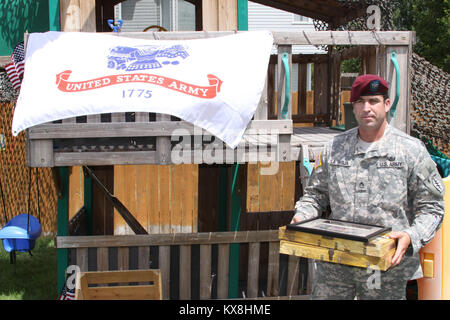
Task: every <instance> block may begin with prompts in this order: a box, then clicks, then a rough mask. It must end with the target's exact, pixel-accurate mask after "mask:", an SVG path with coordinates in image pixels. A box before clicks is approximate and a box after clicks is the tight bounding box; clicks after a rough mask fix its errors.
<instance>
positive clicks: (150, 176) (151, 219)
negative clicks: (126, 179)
mask: <svg viewBox="0 0 450 320" xmlns="http://www.w3.org/2000/svg"><path fill="white" fill-rule="evenodd" d="M158 167H159V166H157V165H148V166H146V169H147V170H146V173H147V175H146V176H147V184H148V200H147V201H148V204H149V205H148V207H147V214H148V228H147V230H148V232H149V233H161V228H160V226H161V223H160V217H159V196H158V192H159V191H158V190H159V188H158V186H159V184H158V183H156V181H158V179H159V178H158Z"/></svg>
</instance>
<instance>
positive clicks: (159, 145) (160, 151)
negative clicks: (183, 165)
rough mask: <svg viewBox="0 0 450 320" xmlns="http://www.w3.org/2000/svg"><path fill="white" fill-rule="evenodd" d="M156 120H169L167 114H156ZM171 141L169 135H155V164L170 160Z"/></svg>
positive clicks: (165, 162) (166, 162)
mask: <svg viewBox="0 0 450 320" xmlns="http://www.w3.org/2000/svg"><path fill="white" fill-rule="evenodd" d="M156 121H157V122H159V121H170V115H168V114H161V113H157V114H156ZM170 148H171V143H170V137H161V136H157V137H156V163H157V164H169V163H170V162H171V152H170Z"/></svg>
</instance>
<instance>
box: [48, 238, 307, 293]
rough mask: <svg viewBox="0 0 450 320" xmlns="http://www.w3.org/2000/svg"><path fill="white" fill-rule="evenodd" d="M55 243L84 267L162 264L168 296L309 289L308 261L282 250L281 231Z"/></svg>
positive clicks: (100, 268) (125, 267) (61, 240)
mask: <svg viewBox="0 0 450 320" xmlns="http://www.w3.org/2000/svg"><path fill="white" fill-rule="evenodd" d="M56 246H57V248H58V249H69V250H68V252H69V253H68V254H69V265H77V266H78V267H79V268H80V271H82V272H83V271H107V270H133V269H160V270H161V276H162V292H163V299H227V298H229V297H233V298H282V297H284V298H290V299H295V298H305V293H306V292H307V288H308V283H307V276H306V274H307V266H306V261H304V260H303V259H299V258H297V257H294V256H287V255H280V253H279V240H278V230H265V231H239V232H213V233H176V234H152V235H138V236H136V235H129V236H128V235H127V236H78V237H70V236H69V237H57V241H56ZM233 246H234V247H233ZM233 250H235V251H234V252H236V250H237V252H238V254H237V256H238V257H239V258H236V255H235V256H234V259H232V260H231V261H232V263H231V264H230V252H231V251H233ZM233 263H236V264H235V265H233ZM230 268H231V269H230ZM233 286H234V288H235V289H234V292H229V288H230V287H233Z"/></svg>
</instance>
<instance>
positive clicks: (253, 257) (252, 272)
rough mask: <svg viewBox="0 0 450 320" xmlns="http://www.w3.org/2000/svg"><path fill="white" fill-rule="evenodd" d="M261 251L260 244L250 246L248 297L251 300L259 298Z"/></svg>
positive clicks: (252, 243)
mask: <svg viewBox="0 0 450 320" xmlns="http://www.w3.org/2000/svg"><path fill="white" fill-rule="evenodd" d="M259 251H260V243H259V242H251V243H249V244H248V272H247V297H249V298H255V297H257V296H258V280H259Z"/></svg>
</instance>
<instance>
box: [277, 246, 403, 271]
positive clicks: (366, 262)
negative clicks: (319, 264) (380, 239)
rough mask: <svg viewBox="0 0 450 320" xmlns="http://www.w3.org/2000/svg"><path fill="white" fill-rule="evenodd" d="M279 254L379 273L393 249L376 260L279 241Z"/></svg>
mask: <svg viewBox="0 0 450 320" xmlns="http://www.w3.org/2000/svg"><path fill="white" fill-rule="evenodd" d="M280 253H283V254H288V255H295V256H297V257H303V258H309V259H315V260H321V261H326V262H333V263H340V264H345V265H351V266H355V267H361V268H378V269H379V270H381V271H386V270H387V269H388V268H389V267H390V260H391V258H392V256H393V255H394V253H395V249H394V248H393V249H391V251H390V252H389V254H388V255H387V256H386V258H378V257H371V256H367V255H362V254H357V253H350V252H345V251H340V250H334V249H328V248H323V247H318V246H311V245H307V244H301V245H300V244H299V243H297V242H291V241H286V240H281V241H280Z"/></svg>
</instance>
